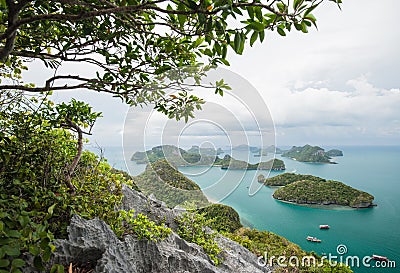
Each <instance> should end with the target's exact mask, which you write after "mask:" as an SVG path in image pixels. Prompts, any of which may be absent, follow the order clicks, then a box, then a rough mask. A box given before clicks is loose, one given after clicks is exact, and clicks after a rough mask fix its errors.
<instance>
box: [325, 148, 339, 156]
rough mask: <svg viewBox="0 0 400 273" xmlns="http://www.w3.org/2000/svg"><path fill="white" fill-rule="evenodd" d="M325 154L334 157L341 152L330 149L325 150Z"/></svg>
mask: <svg viewBox="0 0 400 273" xmlns="http://www.w3.org/2000/svg"><path fill="white" fill-rule="evenodd" d="M326 155H327V156H330V157H335V156H343V152H342V151H341V150H338V149H332V150H329V151H327V152H326Z"/></svg>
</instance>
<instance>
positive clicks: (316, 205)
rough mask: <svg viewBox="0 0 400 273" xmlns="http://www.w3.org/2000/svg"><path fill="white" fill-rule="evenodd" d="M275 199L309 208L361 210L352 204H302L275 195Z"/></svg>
mask: <svg viewBox="0 0 400 273" xmlns="http://www.w3.org/2000/svg"><path fill="white" fill-rule="evenodd" d="M272 198H273V199H274V200H275V201H277V202H281V203H284V204H289V205H294V206H300V207H307V208H313V209H324V210H359V209H360V208H353V207H350V206H342V205H332V204H330V205H321V204H300V203H296V202H290V201H285V200H279V199H276V198H274V197H272Z"/></svg>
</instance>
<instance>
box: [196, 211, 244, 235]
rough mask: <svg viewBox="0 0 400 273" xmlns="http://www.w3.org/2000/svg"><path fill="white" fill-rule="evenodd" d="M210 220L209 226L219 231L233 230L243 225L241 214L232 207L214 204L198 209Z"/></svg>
mask: <svg viewBox="0 0 400 273" xmlns="http://www.w3.org/2000/svg"><path fill="white" fill-rule="evenodd" d="M197 212H198V213H200V214H202V215H204V218H206V219H207V220H209V221H210V222H209V223H208V226H209V227H210V228H212V229H214V230H216V231H218V232H233V231H235V230H237V229H238V228H241V227H242V224H241V223H240V218H239V214H238V213H237V212H236V210H234V209H233V208H232V207H230V206H227V205H223V204H212V205H210V206H207V207H204V208H201V209H199V210H198V211H197Z"/></svg>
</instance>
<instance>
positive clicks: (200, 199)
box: [133, 159, 209, 208]
mask: <svg viewBox="0 0 400 273" xmlns="http://www.w3.org/2000/svg"><path fill="white" fill-rule="evenodd" d="M133 182H134V183H135V185H137V187H138V188H139V189H140V191H142V192H143V193H144V194H145V195H150V194H153V195H154V196H155V198H156V199H158V200H162V201H164V202H165V203H166V205H167V206H168V207H171V208H173V207H175V206H177V205H182V204H183V203H185V202H191V203H194V204H195V205H196V206H199V207H201V206H207V205H209V202H208V199H207V197H206V196H205V195H204V194H203V192H202V191H201V189H200V187H199V186H198V185H197V184H196V183H195V182H193V181H192V180H190V179H189V178H187V177H186V176H184V175H183V174H182V173H180V172H179V171H178V170H177V169H176V168H175V167H174V166H172V165H171V164H170V163H169V162H168V161H166V160H165V159H161V160H157V161H155V162H152V163H149V164H147V166H146V169H145V171H144V172H143V173H141V174H140V175H138V176H135V177H133Z"/></svg>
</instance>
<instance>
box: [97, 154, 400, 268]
mask: <svg viewBox="0 0 400 273" xmlns="http://www.w3.org/2000/svg"><path fill="white" fill-rule="evenodd" d="M324 148H330V147H324ZM332 148H338V149H340V150H342V151H343V154H344V156H343V157H336V158H334V159H333V161H335V162H337V163H338V164H316V163H302V162H298V161H295V160H292V159H289V158H284V157H281V156H280V155H276V158H279V159H282V160H283V161H284V162H285V165H286V170H285V171H271V172H269V173H268V172H266V171H255V170H252V171H244V170H221V169H220V168H219V167H182V168H179V170H180V171H181V172H182V173H183V174H184V175H186V176H187V177H188V178H190V179H192V180H193V181H195V182H196V183H197V184H198V185H199V186H200V187H201V188H202V190H203V191H204V193H205V195H206V196H207V198H208V199H209V200H210V201H213V202H219V203H222V204H226V205H229V206H232V207H233V208H234V209H235V210H236V211H237V212H238V213H239V215H240V218H241V221H242V223H243V225H245V226H248V227H251V228H256V229H259V230H268V231H271V232H274V233H276V234H278V235H281V236H284V237H286V238H287V239H288V240H290V241H291V242H293V243H295V244H298V245H299V246H300V247H301V248H303V249H304V250H307V251H314V252H316V253H317V254H319V255H322V256H326V257H327V259H329V258H330V259H331V261H332V263H334V262H336V261H337V262H344V263H347V264H349V265H350V266H351V268H352V270H353V271H354V272H356V273H368V272H379V273H381V272H383V273H386V272H387V273H389V272H390V273H392V272H393V273H394V272H400V146H398V147H397V146H343V147H332ZM90 150H93V149H90ZM93 151H95V152H96V150H93ZM97 152H98V151H97ZM133 152H134V150H130V149H125V150H124V151H123V149H122V148H121V147H104V148H103V153H104V156H105V157H106V158H107V159H108V162H109V163H110V164H111V165H113V166H114V167H115V168H119V169H124V170H127V171H129V172H130V173H131V175H137V174H139V173H140V172H142V171H143V170H144V168H145V165H144V164H136V163H134V162H132V161H129V158H130V156H131V154H132V153H133ZM124 157H126V159H127V160H125V159H124ZM235 157H237V158H238V159H240V158H242V159H245V158H247V159H249V161H250V162H256V161H258V160H260V158H257V157H254V155H252V154H251V153H250V152H247V151H243V152H242V155H241V156H237V155H236V156H235ZM261 160H263V158H261ZM283 172H292V173H298V174H311V175H315V176H319V177H323V178H325V179H332V180H338V181H341V182H344V183H345V184H347V185H350V186H352V187H354V188H356V189H359V190H363V191H366V192H368V193H370V194H372V195H373V196H374V197H375V200H374V203H376V204H377V206H376V207H373V208H368V209H350V208H344V207H331V206H319V207H314V208H310V207H306V206H298V205H294V204H288V203H283V202H280V201H277V200H275V199H273V198H272V194H273V192H274V191H275V190H276V188H269V187H265V186H263V185H261V184H257V183H258V182H257V176H258V175H259V174H263V175H264V176H269V177H272V176H275V175H278V174H281V173H283ZM254 186H256V187H257V189H259V190H258V191H257V192H256V193H255V194H254V192H251V193H249V189H252V188H253V187H254ZM321 224H327V225H329V226H330V229H329V230H320V229H319V225H321ZM307 236H312V237H317V238H319V239H321V243H313V242H309V241H307V240H306V237H307ZM373 254H375V255H380V256H385V257H387V258H388V259H389V260H390V262H376V261H373V260H370V259H369V257H370V256H372V255H373ZM267 255H268V254H267ZM282 255H284V253H282ZM269 258H270V257H269ZM287 259H289V257H287Z"/></svg>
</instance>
